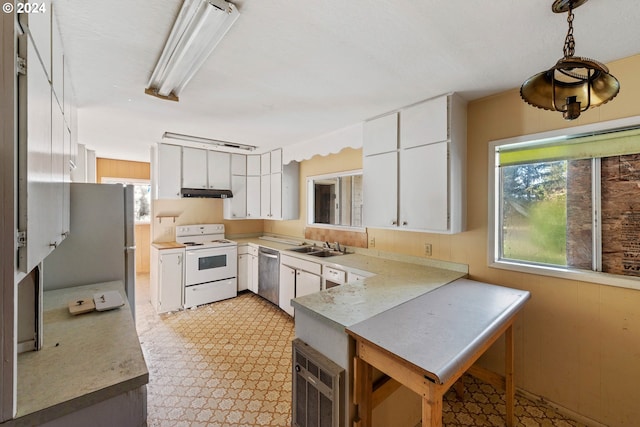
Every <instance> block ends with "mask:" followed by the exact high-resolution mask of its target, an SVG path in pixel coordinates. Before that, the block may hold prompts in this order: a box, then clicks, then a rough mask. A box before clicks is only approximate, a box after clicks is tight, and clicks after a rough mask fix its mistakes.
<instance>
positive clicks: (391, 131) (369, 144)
mask: <svg viewBox="0 0 640 427" xmlns="http://www.w3.org/2000/svg"><path fill="white" fill-rule="evenodd" d="M364 141H365V142H364V145H363V147H362V150H363V155H364V156H371V155H374V154H381V153H388V152H390V151H395V150H397V149H398V113H391V114H387V115H385V116H382V117H378V118H377V119H373V120H369V121H368V122H365V124H364Z"/></svg>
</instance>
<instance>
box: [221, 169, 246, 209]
mask: <svg viewBox="0 0 640 427" xmlns="http://www.w3.org/2000/svg"><path fill="white" fill-rule="evenodd" d="M231 192H232V193H233V197H232V198H231V199H227V200H225V201H224V203H225V204H228V206H229V208H230V212H229V213H227V212H226V209H225V218H228V219H237V218H245V217H246V216H247V177H246V176H241V175H233V176H232V177H231ZM225 207H226V206H225Z"/></svg>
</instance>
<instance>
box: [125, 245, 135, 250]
mask: <svg viewBox="0 0 640 427" xmlns="http://www.w3.org/2000/svg"><path fill="white" fill-rule="evenodd" d="M124 249H125V250H126V251H135V250H136V247H135V245H134V246H127V247H125V248H124Z"/></svg>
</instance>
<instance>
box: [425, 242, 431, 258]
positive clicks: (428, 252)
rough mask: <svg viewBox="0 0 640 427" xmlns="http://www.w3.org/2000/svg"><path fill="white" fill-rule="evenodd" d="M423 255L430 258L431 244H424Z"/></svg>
mask: <svg viewBox="0 0 640 427" xmlns="http://www.w3.org/2000/svg"><path fill="white" fill-rule="evenodd" d="M424 254H425V255H426V256H431V243H425V244H424Z"/></svg>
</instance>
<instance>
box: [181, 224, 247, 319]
mask: <svg viewBox="0 0 640 427" xmlns="http://www.w3.org/2000/svg"><path fill="white" fill-rule="evenodd" d="M176 242H178V243H182V244H183V245H185V246H186V248H185V265H184V308H191V307H195V306H198V305H202V304H208V303H211V302H215V301H220V300H223V299H227V298H233V297H235V296H237V295H238V282H237V276H238V244H237V243H236V242H233V241H231V240H227V239H225V238H224V224H196V225H179V226H178V227H176Z"/></svg>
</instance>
